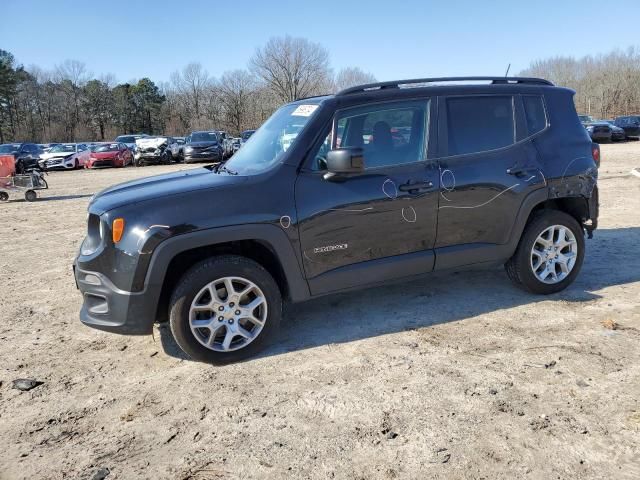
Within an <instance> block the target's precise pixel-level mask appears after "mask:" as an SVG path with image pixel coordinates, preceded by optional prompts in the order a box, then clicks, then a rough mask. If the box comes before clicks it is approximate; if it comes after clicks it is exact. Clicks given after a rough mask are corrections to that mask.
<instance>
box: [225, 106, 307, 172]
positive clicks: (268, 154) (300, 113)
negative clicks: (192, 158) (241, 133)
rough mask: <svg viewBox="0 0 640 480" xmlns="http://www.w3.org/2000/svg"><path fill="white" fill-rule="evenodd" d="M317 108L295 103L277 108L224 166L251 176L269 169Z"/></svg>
mask: <svg viewBox="0 0 640 480" xmlns="http://www.w3.org/2000/svg"><path fill="white" fill-rule="evenodd" d="M317 108H318V104H306V105H301V104H296V105H285V106H284V107H282V108H280V109H279V110H277V111H276V112H275V113H274V114H273V115H271V117H270V118H269V120H267V121H266V123H265V124H264V125H262V126H261V127H260V128H259V129H258V130H256V132H255V133H254V134H253V135H251V138H250V139H249V140H248V141H247V143H245V144H244V146H243V147H242V148H241V149H240V150H238V152H237V153H236V154H235V155H234V156H233V157H232V158H231V159H230V160H229V161H228V162H227V163H226V165H225V166H226V169H227V170H228V171H230V172H233V173H238V174H239V175H250V174H254V173H260V172H264V171H266V170H268V169H269V168H271V167H272V166H273V165H275V164H276V163H278V162H279V161H280V159H281V158H282V155H283V154H284V152H286V151H287V150H288V149H289V148H290V147H291V145H293V142H294V141H295V139H296V138H297V136H298V134H299V133H300V131H301V130H302V128H303V127H304V126H305V125H306V124H307V123H308V122H309V119H310V118H311V117H312V116H313V114H314V113H315V111H316V110H317Z"/></svg>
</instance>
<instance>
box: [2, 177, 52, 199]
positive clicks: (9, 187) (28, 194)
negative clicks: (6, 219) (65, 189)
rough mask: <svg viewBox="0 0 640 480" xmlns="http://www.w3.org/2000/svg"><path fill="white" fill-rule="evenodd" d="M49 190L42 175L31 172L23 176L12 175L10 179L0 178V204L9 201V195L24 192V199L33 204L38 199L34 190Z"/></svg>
mask: <svg viewBox="0 0 640 480" xmlns="http://www.w3.org/2000/svg"><path fill="white" fill-rule="evenodd" d="M47 188H49V185H48V184H47V181H46V180H45V179H44V174H43V173H41V172H38V171H33V172H30V173H27V174H24V175H14V176H12V177H0V202H6V201H7V200H9V193H12V192H20V193H22V192H24V199H25V200H26V201H27V202H33V201H35V200H37V199H38V194H37V193H36V190H45V189H47Z"/></svg>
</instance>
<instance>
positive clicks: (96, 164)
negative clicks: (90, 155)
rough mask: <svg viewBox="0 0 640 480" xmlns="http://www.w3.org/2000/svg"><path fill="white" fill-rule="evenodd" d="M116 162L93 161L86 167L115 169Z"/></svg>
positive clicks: (112, 160)
mask: <svg viewBox="0 0 640 480" xmlns="http://www.w3.org/2000/svg"><path fill="white" fill-rule="evenodd" d="M115 166H116V161H115V160H114V159H105V160H91V161H90V162H89V163H87V164H86V165H85V167H86V168H100V167H115Z"/></svg>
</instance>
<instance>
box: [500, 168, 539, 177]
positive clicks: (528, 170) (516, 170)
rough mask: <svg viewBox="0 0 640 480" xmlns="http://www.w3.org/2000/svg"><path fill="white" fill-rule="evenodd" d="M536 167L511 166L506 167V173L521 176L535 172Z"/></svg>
mask: <svg viewBox="0 0 640 480" xmlns="http://www.w3.org/2000/svg"><path fill="white" fill-rule="evenodd" d="M537 171H538V169H537V168H535V167H512V168H507V174H508V175H513V176H515V177H523V176H525V175H529V174H531V172H537Z"/></svg>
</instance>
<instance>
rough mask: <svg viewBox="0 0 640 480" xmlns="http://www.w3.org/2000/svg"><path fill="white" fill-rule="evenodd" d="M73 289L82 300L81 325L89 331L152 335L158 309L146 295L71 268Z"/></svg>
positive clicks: (98, 275)
mask: <svg viewBox="0 0 640 480" xmlns="http://www.w3.org/2000/svg"><path fill="white" fill-rule="evenodd" d="M73 270H74V275H75V279H76V285H77V287H78V289H79V290H80V292H81V293H82V296H83V303H82V309H81V310H80V321H81V322H82V323H83V324H85V325H87V326H89V327H92V328H96V329H98V330H104V331H107V332H112V333H119V334H123V335H148V334H150V333H151V332H152V329H153V323H154V321H155V317H156V309H157V305H156V303H155V302H152V301H150V297H149V295H147V294H146V292H144V291H143V292H126V291H123V290H120V289H118V288H117V287H116V286H115V285H113V283H111V281H109V279H108V278H107V277H105V276H104V275H103V274H101V273H98V272H90V271H86V270H82V269H81V268H79V267H78V264H77V263H76V264H74V266H73Z"/></svg>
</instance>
